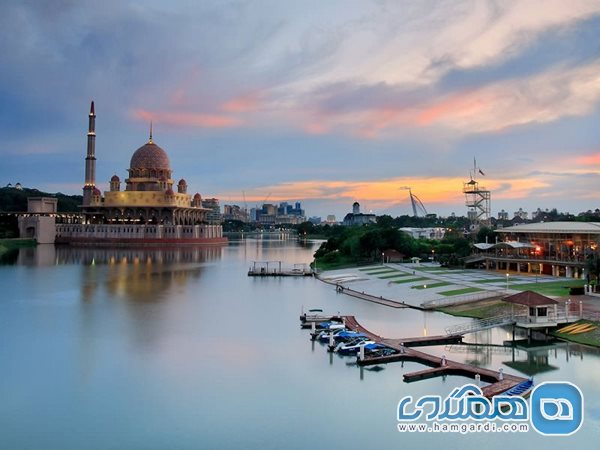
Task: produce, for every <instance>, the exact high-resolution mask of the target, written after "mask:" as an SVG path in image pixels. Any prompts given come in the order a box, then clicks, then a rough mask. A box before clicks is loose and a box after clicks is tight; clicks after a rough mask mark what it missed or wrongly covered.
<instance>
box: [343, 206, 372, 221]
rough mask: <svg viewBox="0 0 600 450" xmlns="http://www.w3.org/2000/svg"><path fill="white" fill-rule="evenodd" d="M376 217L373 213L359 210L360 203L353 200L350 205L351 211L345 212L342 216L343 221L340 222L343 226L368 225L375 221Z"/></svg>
mask: <svg viewBox="0 0 600 450" xmlns="http://www.w3.org/2000/svg"><path fill="white" fill-rule="evenodd" d="M376 222H377V218H376V216H375V214H363V213H361V212H360V204H359V203H358V202H354V204H353V205H352V212H351V213H348V214H346V216H345V217H344V221H343V222H342V224H343V225H344V226H353V225H368V224H370V223H376Z"/></svg>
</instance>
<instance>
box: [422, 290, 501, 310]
mask: <svg viewBox="0 0 600 450" xmlns="http://www.w3.org/2000/svg"><path fill="white" fill-rule="evenodd" d="M505 293H506V291H504V290H502V291H497V290H487V291H482V292H476V293H473V294H464V295H455V296H453V297H446V298H435V299H432V300H426V301H424V302H422V303H421V307H422V308H424V309H434V308H441V307H443V306H454V305H462V304H464V303H471V302H476V301H478V300H484V299H486V298H492V297H500V296H502V295H504V294H505Z"/></svg>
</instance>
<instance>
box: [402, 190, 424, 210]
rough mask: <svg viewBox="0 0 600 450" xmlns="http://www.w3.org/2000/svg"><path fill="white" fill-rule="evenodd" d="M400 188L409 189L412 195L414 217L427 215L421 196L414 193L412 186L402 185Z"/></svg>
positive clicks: (409, 193) (410, 195)
mask: <svg viewBox="0 0 600 450" xmlns="http://www.w3.org/2000/svg"><path fill="white" fill-rule="evenodd" d="M400 189H402V190H407V191H408V195H409V197H410V203H411V205H412V210H413V216H414V217H425V216H426V215H427V210H426V209H425V205H424V204H423V202H422V201H421V200H419V197H417V196H416V195H415V194H413V193H412V190H411V187H410V186H402V187H401V188H400Z"/></svg>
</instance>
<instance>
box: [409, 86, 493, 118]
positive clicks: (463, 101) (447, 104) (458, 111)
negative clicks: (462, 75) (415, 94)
mask: <svg viewBox="0 0 600 450" xmlns="http://www.w3.org/2000/svg"><path fill="white" fill-rule="evenodd" d="M483 107H484V102H483V99H482V98H481V97H480V96H478V95H477V94H476V93H470V94H469V93H461V94H457V95H452V96H451V97H448V98H446V99H443V100H441V101H439V102H436V103H433V104H431V105H427V106H426V107H424V108H423V109H422V110H421V111H420V113H419V114H418V115H417V117H416V120H415V123H416V125H420V126H427V125H431V124H432V123H435V122H439V121H441V120H444V119H447V118H456V117H468V116H472V115H474V114H477V112H478V111H480V110H481V109H482V108H483Z"/></svg>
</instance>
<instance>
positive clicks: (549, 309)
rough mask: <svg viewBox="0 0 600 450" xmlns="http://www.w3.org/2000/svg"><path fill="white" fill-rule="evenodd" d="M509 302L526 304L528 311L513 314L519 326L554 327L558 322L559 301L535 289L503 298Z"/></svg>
mask: <svg viewBox="0 0 600 450" xmlns="http://www.w3.org/2000/svg"><path fill="white" fill-rule="evenodd" d="M502 300H503V301H505V302H507V303H512V304H515V305H520V306H525V307H526V308H527V313H526V314H525V315H522V314H516V315H515V314H513V316H515V319H516V321H517V325H518V326H522V327H526V328H537V327H552V326H556V325H557V324H558V302H557V301H556V300H554V299H552V298H550V297H546V296H545V295H542V294H538V293H537V292H533V291H523V292H519V293H518V294H514V295H510V296H508V297H504V298H503V299H502Z"/></svg>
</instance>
